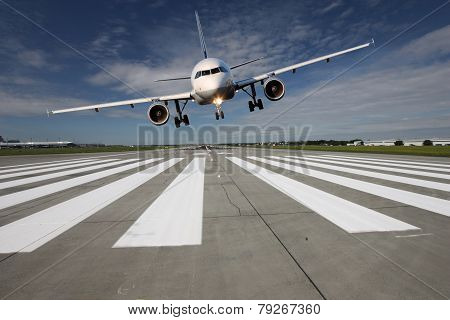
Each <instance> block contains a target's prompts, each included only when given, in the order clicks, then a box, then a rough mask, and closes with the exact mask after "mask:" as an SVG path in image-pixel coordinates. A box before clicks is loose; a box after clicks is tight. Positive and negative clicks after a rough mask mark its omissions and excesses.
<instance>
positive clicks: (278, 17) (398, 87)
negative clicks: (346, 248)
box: [0, 0, 450, 144]
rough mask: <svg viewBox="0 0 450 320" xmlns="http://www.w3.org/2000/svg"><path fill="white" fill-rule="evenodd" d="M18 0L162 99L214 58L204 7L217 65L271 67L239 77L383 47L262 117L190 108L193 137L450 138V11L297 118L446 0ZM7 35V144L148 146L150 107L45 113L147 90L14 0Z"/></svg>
mask: <svg viewBox="0 0 450 320" xmlns="http://www.w3.org/2000/svg"><path fill="white" fill-rule="evenodd" d="M7 2H8V3H9V4H10V5H11V6H13V7H14V8H16V9H17V10H19V11H20V12H22V13H23V14H24V15H26V16H27V17H29V18H30V19H32V20H33V21H35V22H36V23H38V24H39V25H41V26H43V27H44V28H46V29H47V30H49V31H50V32H52V33H54V34H55V35H57V36H58V37H59V38H61V39H62V40H64V41H65V42H66V43H68V44H70V45H71V46H72V47H74V48H76V49H77V50H79V51H80V52H82V53H83V54H85V55H86V56H88V57H89V58H90V59H91V60H92V61H95V63H96V64H98V65H101V66H102V67H104V68H105V69H106V70H108V71H109V72H110V73H112V74H114V75H115V76H116V77H118V78H119V79H121V80H122V81H123V82H125V83H128V84H129V85H130V86H131V87H133V88H135V89H136V90H137V91H139V92H141V93H144V94H145V95H148V96H155V95H162V94H170V93H176V92H180V91H186V90H189V89H190V83H189V81H179V82H171V83H168V82H165V83H155V82H154V80H155V79H158V78H165V77H172V76H185V75H190V72H191V69H192V67H193V66H194V64H195V63H196V62H197V61H198V60H200V59H201V58H202V55H201V50H200V47H199V40H198V36H197V30H196V24H195V16H194V10H198V11H199V14H200V18H201V20H202V25H203V28H204V30H203V31H204V34H205V37H206V42H207V46H208V51H209V55H210V56H213V57H218V58H221V59H223V60H225V61H226V62H228V63H229V64H237V63H240V62H242V61H245V60H248V59H253V58H257V57H261V56H264V57H266V58H265V59H264V60H262V61H261V62H258V63H255V64H252V65H249V66H246V67H242V68H240V69H238V70H236V73H235V77H236V78H237V79H240V78H244V77H247V76H251V75H256V74H259V73H262V72H266V71H270V70H272V69H275V68H279V67H282V66H285V65H289V64H292V63H296V62H300V61H303V60H307V59H310V58H314V57H317V56H320V55H323V54H327V53H332V52H335V51H339V50H342V49H345V48H349V47H352V46H355V45H358V44H361V43H365V42H368V41H369V40H370V39H371V38H375V41H376V47H375V48H373V47H372V48H370V49H366V50H362V51H360V52H357V53H353V54H349V55H347V56H344V57H340V58H337V59H335V60H334V61H332V62H331V63H329V64H325V63H319V64H315V65H312V66H309V67H307V68H304V69H301V70H298V71H297V73H296V74H294V75H293V74H291V73H288V74H286V75H283V76H281V79H282V80H283V81H284V82H285V84H286V87H287V93H286V96H285V98H283V99H282V100H280V101H278V102H270V103H269V101H267V99H265V100H264V101H265V106H266V108H265V109H264V110H263V111H255V112H254V113H249V112H248V108H247V100H248V99H247V97H246V96H245V95H244V94H243V93H240V94H239V95H238V96H237V97H236V98H235V99H233V100H232V101H229V102H227V103H225V104H224V106H223V107H224V110H225V115H226V118H225V119H224V120H221V121H220V122H216V120H215V118H214V109H213V107H212V106H210V107H200V106H197V105H195V104H193V103H190V104H189V105H188V114H189V115H190V119H191V125H192V128H193V129H194V130H195V129H198V128H200V127H201V126H202V125H208V124H209V125H216V124H222V125H228V124H231V125H242V126H246V125H257V126H261V125H263V124H266V123H269V122H270V125H274V126H281V127H287V126H298V127H301V126H305V125H306V126H310V128H311V132H310V138H328V139H329V138H336V139H344V138H354V137H362V138H365V139H378V138H412V137H448V136H450V90H449V79H450V41H448V39H450V25H449V19H448V17H449V16H450V5H446V6H445V7H443V8H442V9H441V10H439V11H438V12H436V13H435V14H433V15H432V16H431V17H430V18H428V19H425V20H424V21H422V22H421V23H419V24H417V25H416V26H415V27H414V28H412V29H411V30H409V31H408V32H406V33H404V34H402V35H401V36H399V37H397V38H396V39H395V40H393V41H392V42H390V44H389V45H387V46H385V47H383V48H381V49H380V50H378V51H376V52H375V53H374V54H373V55H371V56H370V57H369V58H368V59H366V60H365V61H364V62H362V63H360V64H359V65H357V66H356V67H354V68H352V69H351V70H350V71H349V72H347V73H345V75H343V76H342V77H340V78H338V79H337V80H335V81H332V82H331V83H330V84H329V85H327V86H326V87H324V88H323V89H321V90H319V91H318V92H317V93H315V94H314V95H312V96H310V97H309V98H308V99H306V100H305V101H303V102H302V103H300V104H298V105H296V106H295V107H293V108H291V107H292V106H293V105H295V104H297V103H298V102H299V100H300V99H302V98H303V97H304V96H306V95H307V94H308V93H310V92H311V91H314V90H315V89H316V88H318V87H319V86H321V84H323V83H324V82H326V81H327V80H329V79H331V78H333V77H334V76H336V75H337V74H339V73H340V72H342V71H343V70H345V69H346V68H348V67H349V66H351V65H352V63H354V62H356V61H358V60H359V59H361V58H363V57H364V56H365V55H367V54H369V53H371V52H372V51H373V50H377V48H378V47H379V46H382V45H383V44H384V43H385V42H387V41H389V40H391V39H392V38H394V37H396V36H397V35H398V34H399V33H400V32H402V31H403V30H405V29H407V28H408V27H409V26H411V25H412V24H414V23H416V22H417V21H418V20H419V19H421V18H422V17H423V16H425V15H426V14H427V13H429V12H431V11H432V10H433V9H435V8H437V7H438V6H440V5H442V4H443V3H444V2H445V1H382V0H370V1H343V0H336V1H312V0H311V1H309V0H308V1H226V2H225V1H215V0H211V1H170V0H155V1H139V0H128V1H125V0H109V1H81V0H80V1H40V0H35V1H12V0H8V1H7ZM0 36H1V39H2V41H1V42H0V70H1V72H0V135H1V136H3V137H4V138H5V137H6V138H9V139H12V138H18V139H21V140H23V141H27V140H29V139H30V138H32V139H33V140H34V141H36V140H46V139H49V140H55V139H59V138H61V139H65V140H71V141H75V142H103V143H108V144H135V143H136V140H137V138H136V136H137V128H138V126H139V125H144V124H147V118H146V109H147V106H145V105H139V106H136V108H135V109H134V110H131V109H130V108H127V107H123V108H117V109H115V110H108V111H103V112H100V113H94V112H84V113H80V114H66V115H58V116H53V117H51V118H47V116H46V113H45V110H46V109H47V108H49V109H53V108H59V107H66V106H78V105H83V104H90V103H101V102H107V101H114V100H124V99H127V98H138V97H141V95H140V94H139V93H137V92H134V91H133V90H131V89H130V88H129V87H127V86H125V85H123V83H121V82H119V81H117V80H116V79H114V78H112V77H111V76H110V75H108V74H107V73H105V72H104V71H102V70H101V69H100V68H99V67H97V66H95V65H94V64H92V63H90V62H88V61H87V60H85V59H84V58H82V57H80V56H79V55H77V54H76V53H75V52H73V51H72V50H71V49H69V48H67V47H65V46H64V45H63V44H61V43H60V42H58V41H56V40H55V39H54V38H52V37H51V36H50V35H48V34H47V33H45V32H43V31H42V30H40V29H38V28H37V27H36V26H34V25H33V24H31V23H30V22H29V21H27V20H26V19H24V18H23V17H21V16H19V15H17V14H16V13H15V12H14V11H12V10H11V9H10V8H8V7H7V6H6V5H5V4H4V3H3V1H0ZM259 93H260V95H262V92H261V91H260V89H259ZM172 107H173V106H172ZM289 108H291V109H290V110H289V111H287V112H285V111H286V110H287V109H289ZM172 110H173V108H172ZM280 113H283V115H282V116H279V117H277V116H278V115H279V114H280ZM168 127H169V131H165V132H172V131H173V130H176V129H175V127H174V125H173V123H172V121H170V122H169V123H168ZM158 130H161V132H163V131H162V130H163V129H162V128H161V129H160V128H159V129H158ZM166 130H167V129H166Z"/></svg>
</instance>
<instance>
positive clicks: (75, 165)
mask: <svg viewBox="0 0 450 320" xmlns="http://www.w3.org/2000/svg"><path fill="white" fill-rule="evenodd" d="M116 160H118V159H106V160H94V161H87V162H80V163H75V164H69V165H64V166H58V167H51V168H46V169H38V170H31V171H22V172H16V173H9V174H4V175H0V179H8V178H16V177H22V176H29V175H33V174H39V173H46V172H51V171H57V170H66V169H71V168H78V167H83V166H89V165H93V164H97V163H105V162H110V161H116Z"/></svg>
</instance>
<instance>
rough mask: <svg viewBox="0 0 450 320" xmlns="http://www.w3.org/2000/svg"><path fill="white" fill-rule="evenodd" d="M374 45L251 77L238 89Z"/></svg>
mask: <svg viewBox="0 0 450 320" xmlns="http://www.w3.org/2000/svg"><path fill="white" fill-rule="evenodd" d="M374 43H375V42H374V40H373V39H372V41H371V42H368V43H365V44H362V45H360V46H357V47H353V48H350V49H346V50H342V51H339V52H335V53H332V54H328V55H326V56H322V57H319V58H315V59H311V60H308V61H304V62H300V63H297V64H293V65H290V66H288V67H284V68H281V69H277V70H273V71H270V72H267V73H263V74H260V75H258V76H255V77H251V78H248V79H245V80H240V81H237V82H236V89H241V88H244V87H246V86H249V85H251V84H253V83H256V82H258V81H262V80H265V79H267V78H270V77H272V76H276V75H279V74H282V73H285V72H288V71H292V72H295V70H296V69H298V68H302V67H304V66H307V65H310V64H313V63H316V62H320V61H327V62H329V61H330V59H331V58H334V57H337V56H340V55H343V54H346V53H349V52H353V51H356V50H360V49H363V48H366V47H368V46H370V45H371V44H374Z"/></svg>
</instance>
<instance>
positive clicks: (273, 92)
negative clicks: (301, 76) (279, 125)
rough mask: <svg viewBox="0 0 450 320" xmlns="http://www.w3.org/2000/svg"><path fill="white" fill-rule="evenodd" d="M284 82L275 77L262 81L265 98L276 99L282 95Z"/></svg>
mask: <svg viewBox="0 0 450 320" xmlns="http://www.w3.org/2000/svg"><path fill="white" fill-rule="evenodd" d="M284 89H285V88H284V83H283V82H281V80H280V79H277V78H269V79H267V80H266V81H264V94H265V95H266V97H267V99H269V100H271V101H277V100H280V99H281V98H283V97H284V92H285V90H284Z"/></svg>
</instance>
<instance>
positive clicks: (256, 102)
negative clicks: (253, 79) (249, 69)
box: [242, 84, 264, 112]
mask: <svg viewBox="0 0 450 320" xmlns="http://www.w3.org/2000/svg"><path fill="white" fill-rule="evenodd" d="M250 88H251V89H252V93H249V92H248V91H247V90H245V89H244V88H242V90H243V91H244V92H245V93H246V94H248V95H249V96H250V98H252V100H250V101H249V102H248V109H249V110H250V112H253V111H255V108H256V107H258V108H259V110H262V109H264V106H263V102H262V100H261V99H258V100H256V89H255V85H254V84H251V85H250Z"/></svg>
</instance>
